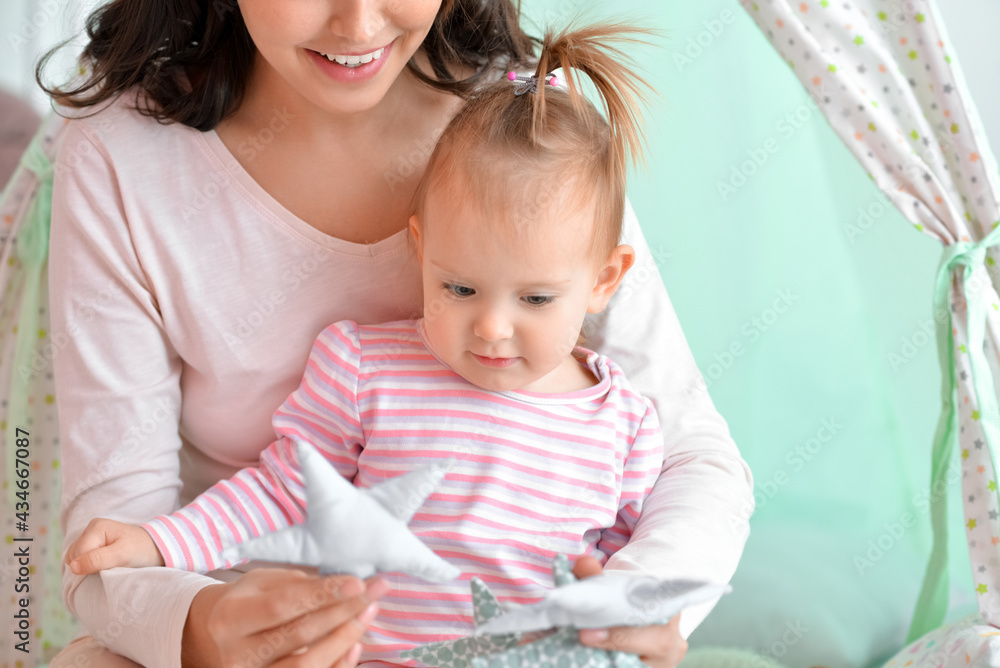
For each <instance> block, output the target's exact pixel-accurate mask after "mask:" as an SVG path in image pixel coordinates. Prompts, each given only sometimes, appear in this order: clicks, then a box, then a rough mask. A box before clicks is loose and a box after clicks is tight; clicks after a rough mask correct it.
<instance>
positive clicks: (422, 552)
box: [222, 439, 461, 582]
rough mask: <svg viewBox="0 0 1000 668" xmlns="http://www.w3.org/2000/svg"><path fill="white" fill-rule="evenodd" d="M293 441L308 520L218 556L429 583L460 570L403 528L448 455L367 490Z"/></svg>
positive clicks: (450, 577)
mask: <svg viewBox="0 0 1000 668" xmlns="http://www.w3.org/2000/svg"><path fill="white" fill-rule="evenodd" d="M296 446H297V452H298V456H299V463H300V465H301V468H302V474H303V476H304V478H305V489H306V521H305V523H304V524H298V525H295V526H291V527H287V528H285V529H281V530H280V531H275V532H273V533H268V534H264V535H262V536H259V537H257V538H254V539H252V540H249V541H247V542H245V543H240V544H238V545H234V546H231V547H228V548H226V549H225V550H224V551H223V552H222V556H223V558H225V559H231V560H233V561H238V560H240V559H244V558H249V559H264V560H267V561H281V562H286V563H292V564H303V565H307V566H316V567H318V568H319V572H320V573H322V574H327V573H347V574H350V575H354V576H356V577H359V578H367V577H371V576H372V575H374V574H375V573H376V572H390V571H392V572H399V573H406V574H407V575H413V576H416V577H420V578H423V579H425V580H429V581H431V582H446V581H448V580H453V579H455V578H456V577H458V576H459V574H460V573H461V571H459V569H457V568H456V567H454V566H452V565H451V564H449V563H448V562H446V561H445V560H444V559H442V558H441V557H439V556H437V555H436V554H434V552H433V551H432V550H431V549H430V548H428V547H427V546H426V545H424V544H423V543H422V542H421V541H420V539H419V538H417V537H416V536H414V535H413V533H412V532H411V531H410V530H409V529H408V528H407V527H406V525H407V523H408V522H409V521H410V519H411V518H412V517H413V514H414V513H415V512H416V511H417V510H418V509H419V508H420V506H422V505H423V503H424V501H425V500H426V499H427V497H428V496H430V494H431V492H432V491H434V488H435V487H437V485H438V483H439V482H441V480H442V479H443V478H444V475H445V473H446V472H447V470H448V469H449V468H450V467H451V464H452V460H448V461H446V462H444V463H443V464H435V465H431V466H426V467H424V468H420V469H417V470H414V471H411V472H409V473H407V474H404V475H401V476H398V477H395V478H390V479H389V480H386V481H385V482H383V483H381V484H379V485H376V486H374V487H370V488H367V489H365V488H361V487H355V486H354V485H353V484H351V483H350V482H348V481H347V480H345V479H344V478H343V477H342V476H341V475H340V474H339V473H337V471H336V469H334V468H333V466H332V465H331V464H330V462H328V461H327V460H326V458H324V457H323V456H322V455H321V454H320V453H319V452H317V451H316V448H314V447H313V446H312V445H310V444H309V443H306V442H305V441H302V440H298V439H296Z"/></svg>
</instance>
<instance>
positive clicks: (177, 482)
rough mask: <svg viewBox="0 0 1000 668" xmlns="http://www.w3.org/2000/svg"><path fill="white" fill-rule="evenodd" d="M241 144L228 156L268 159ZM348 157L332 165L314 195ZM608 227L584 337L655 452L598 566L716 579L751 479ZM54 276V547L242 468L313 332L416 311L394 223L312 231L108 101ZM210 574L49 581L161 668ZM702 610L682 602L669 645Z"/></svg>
mask: <svg viewBox="0 0 1000 668" xmlns="http://www.w3.org/2000/svg"><path fill="white" fill-rule="evenodd" d="M276 111H280V110H276ZM269 136H270V137H271V140H272V141H278V139H277V138H275V137H274V135H273V134H272V135H269ZM257 144H258V146H259V148H260V150H256V149H255V151H254V152H253V155H252V156H251V155H250V154H247V155H244V156H243V157H244V158H245V159H254V160H266V159H267V144H264V143H262V142H261V141H258V142H257ZM344 168H348V167H346V166H338V165H333V164H331V165H330V170H329V172H330V188H337V187H338V185H337V172H338V169H344ZM625 222H626V226H625V227H626V232H625V236H626V239H625V241H626V242H628V243H630V244H632V245H633V246H634V247H635V249H636V251H637V263H636V266H635V267H634V268H633V269H632V271H631V272H630V274H629V277H628V278H627V280H626V281H625V283H624V284H623V286H622V287H621V289H620V290H619V292H618V294H617V295H616V296H615V298H614V299H613V300H612V302H611V304H610V306H609V307H608V308H607V309H605V311H604V312H603V313H602V314H600V315H598V316H596V317H592V318H591V319H590V320H589V321H588V325H587V330H586V332H587V346H588V347H589V348H592V349H594V350H597V351H598V352H600V353H603V354H605V355H607V356H609V357H610V358H611V359H613V360H615V361H616V362H617V363H618V364H619V365H621V367H622V368H623V369H624V371H625V373H626V375H627V376H628V378H629V380H630V381H631V383H632V385H633V387H635V389H636V390H637V391H638V392H640V393H641V394H643V395H645V396H647V397H649V398H650V399H651V400H652V402H653V403H654V405H655V407H656V410H657V412H658V414H659V417H660V422H661V426H662V429H663V435H664V448H665V453H664V454H665V459H664V470H663V473H662V474H661V476H660V478H659V479H658V481H657V483H656V486H655V487H654V489H653V491H652V493H651V494H650V496H649V498H648V499H647V501H646V505H645V506H644V508H643V513H642V517H641V518H640V519H639V522H638V523H637V525H636V527H635V531H634V532H633V535H632V538H631V540H630V542H629V543H628V545H626V546H625V547H624V548H623V549H621V550H620V551H619V552H617V553H616V554H615V555H614V557H612V559H610V560H609V562H608V567H609V568H610V567H614V568H620V569H630V570H642V571H647V572H649V573H653V574H656V575H658V576H661V577H691V578H699V579H707V580H712V581H716V582H726V581H728V580H729V578H730V577H731V575H732V573H733V571H734V570H735V568H736V564H737V562H738V561H739V557H740V555H741V553H742V550H743V544H744V542H745V540H746V536H747V528H746V527H747V522H746V520H747V518H748V517H749V514H750V512H752V508H753V498H752V494H751V484H752V483H751V477H750V471H749V469H748V468H747V466H746V464H745V463H744V461H743V460H742V459H741V458H740V456H739V453H738V452H737V449H736V446H735V445H734V443H733V441H732V439H731V437H730V435H729V431H728V429H727V426H726V423H725V421H724V420H723V419H722V417H721V416H720V415H719V414H718V412H717V411H716V410H715V408H714V406H713V405H712V402H711V399H710V398H709V396H708V394H707V393H706V392H705V391H704V387H705V385H704V383H703V382H702V381H701V378H700V375H699V373H698V370H697V368H696V366H695V363H694V360H693V358H692V356H691V353H690V350H689V348H688V346H687V343H686V341H685V339H684V335H683V333H682V331H681V328H680V325H679V324H678V322H677V318H676V316H675V314H674V311H673V308H672V306H671V304H670V301H669V299H668V298H667V294H666V291H665V290H664V288H663V284H662V282H661V280H660V277H659V274H658V273H657V271H656V265H655V260H654V258H653V255H652V254H651V253H650V250H649V248H648V247H647V245H646V243H645V241H644V239H643V237H642V234H641V231H640V230H639V227H638V225H637V223H636V220H635V216H634V213H633V212H632V210H631V208H629V210H628V212H627V219H626V221H625ZM403 224H404V221H400V226H401V227H402V226H403ZM49 280H50V294H51V308H52V314H51V321H52V322H51V325H52V330H53V331H52V340H53V341H63V342H64V344H63V345H61V346H59V349H58V351H57V353H56V357H55V360H54V373H55V382H56V395H57V404H58V410H59V424H60V429H61V445H62V449H63V452H62V470H63V475H64V477H63V499H62V505H61V511H60V520H61V522H62V526H63V530H64V532H65V537H64V548H65V546H68V545H69V543H70V542H72V541H73V540H75V539H76V538H77V537H78V536H79V535H80V533H81V532H82V531H83V529H84V527H86V525H87V523H88V522H89V521H90V520H91V519H92V518H94V517H109V518H112V519H117V520H121V521H126V522H131V523H136V524H138V523H142V522H145V521H148V520H150V519H152V518H153V517H155V516H157V515H162V514H165V513H169V512H172V511H173V510H176V509H178V508H179V507H180V506H181V505H183V504H185V503H187V502H188V501H190V500H191V499H193V498H194V497H195V496H196V495H197V494H199V493H201V492H203V491H204V490H205V489H207V488H208V487H209V486H211V485H212V484H214V483H215V482H217V481H219V480H221V479H223V478H228V477H231V476H232V475H233V474H234V473H236V471H238V470H239V469H241V468H243V467H246V466H251V465H254V464H255V463H256V462H257V461H258V459H259V456H260V453H261V451H262V450H263V449H264V448H266V447H267V446H268V445H269V444H270V443H271V442H272V441H273V440H274V430H273V429H272V427H271V418H272V416H273V414H274V412H275V410H276V409H277V408H278V407H279V406H280V405H281V404H282V402H283V401H284V400H285V399H286V398H287V397H288V396H289V394H290V393H291V392H292V391H293V390H295V389H296V387H297V386H298V383H299V381H300V379H301V377H302V373H303V370H304V369H305V365H306V360H307V358H308V355H309V351H310V349H311V346H312V343H313V341H314V340H315V339H316V337H317V335H318V334H319V333H320V332H321V331H322V330H323V329H324V328H325V327H326V326H327V325H329V324H330V323H331V322H335V321H338V320H355V321H357V322H359V323H361V324H372V323H379V322H385V321H391V320H400V319H405V318H413V317H416V316H419V315H420V306H421V296H420V281H419V275H418V267H417V263H416V257H415V255H414V253H413V252H412V249H411V247H410V246H409V244H408V243H407V236H406V232H405V230H401V231H400V232H398V233H396V234H394V235H392V236H390V237H389V238H387V239H383V240H382V241H379V242H377V243H375V244H371V245H363V244H356V243H349V242H346V241H343V240H340V239H335V238H332V237H329V236H327V235H325V234H323V233H321V232H319V231H318V230H316V229H315V228H313V227H310V226H309V225H307V224H306V223H305V222H303V221H302V220H300V219H298V218H296V217H295V216H294V215H292V214H291V213H290V212H288V211H287V210H286V209H284V208H283V207H282V206H281V205H280V204H279V203H278V202H276V201H275V200H274V199H272V198H271V197H270V196H269V195H268V194H267V193H266V192H265V191H264V190H263V189H261V187H260V186H258V185H257V184H256V183H255V182H254V180H253V179H252V178H251V177H250V176H249V175H248V174H247V172H246V171H244V169H243V168H242V167H241V166H240V165H239V163H238V162H237V161H236V160H235V158H234V157H233V155H232V154H231V153H230V152H229V151H228V150H227V149H226V147H225V146H224V145H223V144H222V142H221V141H220V140H219V138H218V136H217V135H216V134H215V133H214V132H204V133H203V132H199V131H197V130H193V129H191V128H188V127H186V126H182V125H178V124H172V125H160V124H158V123H157V122H156V121H154V120H152V119H149V118H147V117H145V116H142V115H140V114H138V113H137V112H135V111H133V110H130V109H129V108H128V105H127V103H126V102H125V101H124V100H122V101H119V102H118V103H116V104H114V105H112V106H110V107H108V108H107V109H104V110H102V111H101V112H99V113H97V114H96V115H93V116H92V117H90V118H85V119H78V120H74V121H71V122H70V127H69V128H68V129H67V132H66V133H65V135H64V138H63V143H62V145H61V148H60V152H59V160H58V163H57V167H56V176H55V186H54V194H53V208H52V233H51V242H50V259H49ZM215 573H216V574H217V575H219V577H220V578H223V577H226V576H229V577H230V578H231V576H232V574H231V573H219V572H215ZM216 581H217V580H215V579H213V578H211V577H207V576H205V575H200V574H196V573H190V572H184V571H180V570H174V569H168V568H153V569H126V568H117V569H111V570H108V571H104V572H102V573H100V574H98V575H91V576H87V577H79V576H75V575H73V574H72V573H71V572H70V571H69V570H68V569H65V568H64V575H63V591H64V596H65V600H66V604H67V606H68V607H69V610H70V611H71V612H72V613H73V614H74V615H76V616H77V617H78V618H79V619H80V620H81V621H82V623H83V626H84V627H85V628H86V629H87V631H88V632H90V633H92V634H94V635H96V636H97V637H98V638H99V639H100V640H101V641H102V642H104V643H105V644H106V645H107V646H108V647H109V648H110V649H111V650H112V651H114V652H117V653H119V654H121V655H123V656H127V657H129V658H131V659H133V660H135V661H137V662H138V663H140V664H143V665H145V666H149V667H155V668H160V667H168V666H169V667H172V668H176V667H178V666H180V647H181V635H182V631H183V627H184V621H185V618H186V615H187V610H188V608H189V606H190V603H191V599H192V598H193V597H194V595H195V593H196V592H197V591H198V590H199V589H201V588H202V587H204V586H206V585H209V584H212V583H214V582H216ZM710 607H711V606H701V607H699V608H692V609H690V610H687V611H685V612H684V613H683V614H682V617H681V619H682V632H683V633H684V635H685V636H686V635H687V634H688V633H690V631H691V630H692V629H693V628H694V627H695V626H696V625H697V624H698V623H699V622H700V621H701V620H702V619H703V617H704V615H705V614H707V612H708V610H709V609H710Z"/></svg>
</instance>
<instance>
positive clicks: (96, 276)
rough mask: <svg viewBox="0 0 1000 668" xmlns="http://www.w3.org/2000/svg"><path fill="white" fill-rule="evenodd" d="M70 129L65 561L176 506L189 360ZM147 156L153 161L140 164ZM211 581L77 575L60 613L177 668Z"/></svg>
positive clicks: (78, 126)
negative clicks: (183, 377) (87, 534)
mask: <svg viewBox="0 0 1000 668" xmlns="http://www.w3.org/2000/svg"><path fill="white" fill-rule="evenodd" d="M97 126H98V124H97V122H96V120H95V122H93V123H88V122H87V121H73V122H72V126H71V127H69V128H67V129H66V133H65V135H64V138H63V142H62V145H61V147H60V151H59V158H58V161H57V164H56V174H55V183H54V190H53V203H52V228H51V241H50V248H49V290H50V302H51V309H52V313H51V326H52V330H53V331H52V332H51V333H50V336H51V340H53V341H55V342H57V345H56V348H57V350H56V355H55V359H54V362H53V370H54V374H55V376H54V380H55V386H56V397H57V407H58V413H59V426H60V441H61V446H62V466H61V469H62V472H63V497H62V506H61V512H60V522H61V524H62V528H63V534H64V538H63V551H64V552H65V549H66V548H67V547H68V546H69V545H70V544H71V543H72V542H73V541H74V540H75V539H76V538H77V536H79V535H80V533H81V532H82V531H83V529H84V528H85V527H86V526H87V523H88V522H89V521H90V520H91V519H92V518H94V517H97V516H103V517H109V518H111V519H116V520H119V521H123V522H129V523H134V524H137V523H140V522H143V521H145V520H148V519H150V518H151V517H154V516H155V515H158V514H162V513H168V512H170V511H172V510H174V509H175V508H177V506H178V505H179V501H178V496H179V492H180V490H181V480H180V464H179V459H178V450H179V448H180V445H181V442H180V437H179V435H178V423H179V416H180V410H181V403H180V401H181V394H180V384H179V381H180V373H181V360H180V358H179V356H178V355H177V353H176V351H174V350H173V348H172V347H171V345H170V341H169V340H168V338H167V337H166V335H165V332H164V328H163V322H162V320H161V317H160V312H159V309H158V305H157V301H156V295H155V294H154V293H153V291H152V289H151V287H150V286H149V285H148V284H147V282H146V280H145V276H144V274H143V271H142V267H141V266H140V263H139V260H138V258H137V257H136V254H135V251H134V248H133V246H132V243H131V239H130V233H129V226H128V220H127V215H126V211H125V210H124V204H123V202H122V197H121V195H120V193H119V192H118V188H117V180H116V175H115V169H114V167H113V166H112V165H111V163H110V161H109V160H108V158H107V156H106V154H105V153H104V152H103V147H102V144H101V142H100V140H99V138H92V137H88V136H87V134H86V133H85V132H84V130H85V129H86V128H90V129H91V131H93V129H94V128H96V127H97ZM143 159H147V158H143ZM210 584H217V581H216V580H212V579H211V578H207V577H205V576H202V575H197V574H194V573H185V572H182V571H175V570H172V569H166V568H150V569H142V570H134V569H112V570H110V571H106V572H104V573H101V574H100V575H91V576H86V577H83V576H76V575H74V574H73V573H72V572H71V571H70V570H69V569H68V568H67V567H65V566H64V567H63V598H64V600H65V602H66V606H67V607H68V609H69V610H70V612H72V613H73V615H75V616H76V617H77V618H78V619H79V620H80V621H81V622H82V623H83V626H84V627H85V628H86V629H87V630H88V631H90V632H91V633H92V634H93V635H94V636H95V637H96V638H97V639H98V640H99V641H101V642H102V643H103V644H104V645H106V646H107V647H108V648H110V649H111V650H112V651H113V652H116V653H118V654H121V655H123V656H126V657H128V658H130V659H132V660H134V661H136V662H138V663H140V664H142V665H144V666H148V667H150V668H167V667H170V668H178V667H179V666H180V665H181V664H180V650H181V636H182V633H183V630H184V622H185V619H186V616H187V611H188V606H189V605H190V603H191V600H192V598H193V597H194V596H195V594H196V593H197V592H198V591H199V590H201V589H202V588H203V587H205V586H207V585H210Z"/></svg>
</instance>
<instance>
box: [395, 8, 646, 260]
mask: <svg viewBox="0 0 1000 668" xmlns="http://www.w3.org/2000/svg"><path fill="white" fill-rule="evenodd" d="M654 34H655V32H654V31H652V30H650V29H647V28H642V27H636V26H632V25H627V24H623V23H601V24H596V25H591V26H586V27H582V28H573V27H570V28H567V29H565V30H563V31H561V32H559V33H553V32H551V31H550V32H548V33H546V35H545V38H544V40H543V42H542V49H541V53H540V55H539V59H538V67H537V69H536V70H535V76H536V77H538V81H537V85H536V92H535V93H530V92H526V93H524V94H522V95H515V94H514V91H515V88H516V86H517V84H515V83H512V82H511V81H509V80H508V79H507V78H504V79H502V80H500V81H497V82H494V83H490V84H487V85H485V86H483V87H482V88H481V89H479V90H478V91H477V92H476V93H475V94H474V95H473V96H472V97H471V98H470V99H469V100H468V101H467V102H466V103H465V105H464V106H463V107H462V108H461V109H460V110H459V111H458V113H457V114H456V115H455V116H454V118H452V120H451V122H450V123H449V124H448V126H447V127H446V128H445V130H444V132H443V133H442V135H441V137H440V139H439V140H438V143H437V146H436V147H435V150H434V152H433V154H432V155H431V157H430V160H429V162H428V164H427V168H426V171H425V173H424V176H423V179H422V180H421V182H420V185H419V186H418V187H417V191H416V193H415V195H414V200H413V210H414V213H416V215H417V218H418V220H419V221H420V223H421V225H423V222H424V216H423V214H424V208H425V205H426V201H427V196H428V192H429V191H430V189H431V188H432V187H437V186H440V185H445V186H451V187H456V186H459V187H462V188H464V189H465V190H463V191H462V192H460V193H455V192H454V191H453V192H452V193H451V194H452V195H453V196H459V197H464V196H465V195H466V192H468V194H470V195H471V200H473V201H474V202H475V204H476V205H477V206H478V207H480V210H482V211H484V212H488V213H489V215H490V216H493V217H499V218H501V219H502V220H504V222H505V223H511V222H515V223H516V222H530V220H531V219H533V217H534V214H535V213H536V212H538V211H540V210H545V208H546V207H547V206H549V205H551V203H552V202H554V201H556V199H557V198H558V201H559V202H560V203H561V204H563V205H567V204H568V205H569V206H571V207H573V206H576V207H582V206H585V205H587V204H590V203H594V204H595V205H596V220H595V221H594V226H593V233H592V234H591V238H592V244H593V245H592V248H593V249H594V251H595V253H597V254H599V255H600V259H603V258H604V257H606V256H607V253H610V252H611V250H613V249H614V248H615V247H616V246H617V245H618V243H619V239H620V238H621V232H622V219H623V217H624V214H625V174H626V169H627V163H628V161H629V158H631V160H632V162H633V164H636V165H639V164H641V163H642V152H641V144H642V131H641V127H640V116H641V114H640V109H639V107H640V104H644V103H645V95H644V92H645V90H648V89H649V84H647V83H646V82H645V81H644V80H643V79H642V78H641V77H639V76H638V75H637V74H636V73H635V72H634V71H633V69H632V62H633V61H632V59H631V58H630V57H629V56H627V55H626V54H625V53H624V52H623V51H622V50H621V49H620V48H619V47H621V46H625V45H630V44H643V43H645V42H644V40H642V39H639V38H638V37H639V36H640V35H654ZM557 68H562V70H563V73H562V77H563V78H564V79H565V84H566V88H565V89H563V88H561V87H559V88H557V87H554V86H552V85H549V78H550V77H549V73H551V72H552V71H553V70H556V69H557ZM581 72H582V73H583V74H585V75H586V76H587V77H588V78H589V79H590V81H591V82H592V83H593V84H594V86H595V88H596V89H597V92H598V93H599V95H600V98H601V100H602V101H603V103H604V104H603V106H604V112H605V115H606V117H607V119H606V120H605V118H604V117H603V116H602V115H601V113H600V112H599V111H598V110H597V109H596V108H595V107H594V106H593V105H592V104H591V103H590V102H589V101H588V100H587V99H586V97H584V95H583V93H582V91H581V88H580V82H579V80H578V76H579V73H581ZM565 188H571V190H565ZM566 213H567V215H569V214H572V213H574V211H572V210H567V212H566ZM510 227H514V228H516V225H513V226H510Z"/></svg>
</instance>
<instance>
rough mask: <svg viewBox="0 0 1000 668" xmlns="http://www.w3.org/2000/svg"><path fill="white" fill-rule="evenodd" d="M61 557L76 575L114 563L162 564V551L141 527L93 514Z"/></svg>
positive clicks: (141, 566) (106, 567)
mask: <svg viewBox="0 0 1000 668" xmlns="http://www.w3.org/2000/svg"><path fill="white" fill-rule="evenodd" d="M65 561H66V563H67V564H69V568H70V570H71V571H73V572H74V573H76V574H77V575H90V574H91V573H96V572H98V571H103V570H106V569H108V568H115V567H116V566H125V567H129V568H143V567H145V566H163V565H164V563H163V555H161V554H160V551H159V550H158V549H157V547H156V543H154V542H153V539H152V538H151V537H150V535H149V534H148V533H147V532H146V530H145V529H143V528H142V527H139V526H136V525H134V524H125V523H123V522H116V521H114V520H106V519H102V518H97V519H94V520H91V521H90V524H88V525H87V528H86V529H84V530H83V533H82V534H80V537H79V538H77V539H76V540H75V541H73V544H72V545H70V546H69V549H68V550H66V557H65Z"/></svg>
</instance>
